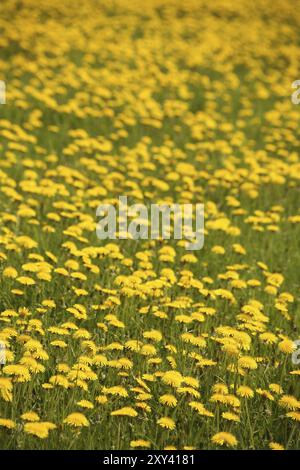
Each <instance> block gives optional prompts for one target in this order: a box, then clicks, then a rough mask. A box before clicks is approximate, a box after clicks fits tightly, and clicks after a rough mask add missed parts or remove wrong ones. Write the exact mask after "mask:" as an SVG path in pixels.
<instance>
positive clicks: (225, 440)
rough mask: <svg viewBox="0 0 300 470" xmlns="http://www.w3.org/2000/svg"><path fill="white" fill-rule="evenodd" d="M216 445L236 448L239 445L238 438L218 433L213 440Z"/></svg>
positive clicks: (227, 433)
mask: <svg viewBox="0 0 300 470" xmlns="http://www.w3.org/2000/svg"><path fill="white" fill-rule="evenodd" d="M211 440H212V442H213V443H214V444H218V445H221V446H223V445H226V446H228V447H235V446H236V445H237V439H236V437H235V436H234V435H233V434H231V433H229V432H218V433H217V434H215V435H214V436H213V437H212V438H211Z"/></svg>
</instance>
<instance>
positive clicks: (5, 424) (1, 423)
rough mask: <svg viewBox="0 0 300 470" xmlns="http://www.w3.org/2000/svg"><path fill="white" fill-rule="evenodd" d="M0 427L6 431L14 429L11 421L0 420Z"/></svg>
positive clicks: (14, 425)
mask: <svg viewBox="0 0 300 470" xmlns="http://www.w3.org/2000/svg"><path fill="white" fill-rule="evenodd" d="M0 426H3V427H4V428H7V429H14V428H15V427H16V423H15V422H14V421H12V420H11V419H4V418H0Z"/></svg>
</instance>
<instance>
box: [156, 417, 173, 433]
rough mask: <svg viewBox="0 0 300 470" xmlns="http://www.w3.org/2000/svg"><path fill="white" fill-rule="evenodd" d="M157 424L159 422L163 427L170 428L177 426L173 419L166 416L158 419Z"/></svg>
mask: <svg viewBox="0 0 300 470" xmlns="http://www.w3.org/2000/svg"><path fill="white" fill-rule="evenodd" d="M157 424H159V426H160V427H162V428H165V429H170V430H173V429H175V427H176V424H175V422H174V421H173V419H171V418H168V417H166V416H165V417H163V418H159V419H158V420H157Z"/></svg>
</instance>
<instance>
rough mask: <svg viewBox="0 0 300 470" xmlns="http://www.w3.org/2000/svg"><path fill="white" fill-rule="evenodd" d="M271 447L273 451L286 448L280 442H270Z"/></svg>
mask: <svg viewBox="0 0 300 470" xmlns="http://www.w3.org/2000/svg"><path fill="white" fill-rule="evenodd" d="M269 447H270V449H271V450H284V447H283V446H282V445H281V444H278V442H270V443H269Z"/></svg>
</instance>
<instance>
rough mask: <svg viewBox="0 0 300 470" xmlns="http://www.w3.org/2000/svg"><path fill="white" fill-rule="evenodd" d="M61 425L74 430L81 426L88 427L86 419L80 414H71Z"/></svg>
mask: <svg viewBox="0 0 300 470" xmlns="http://www.w3.org/2000/svg"><path fill="white" fill-rule="evenodd" d="M63 423H65V424H68V425H69V426H74V427H75V428H81V427H82V426H89V425H90V423H89V422H88V420H87V418H86V417H85V416H84V415H83V414H82V413H71V414H69V415H68V416H67V417H66V418H65V419H64V420H63Z"/></svg>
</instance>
